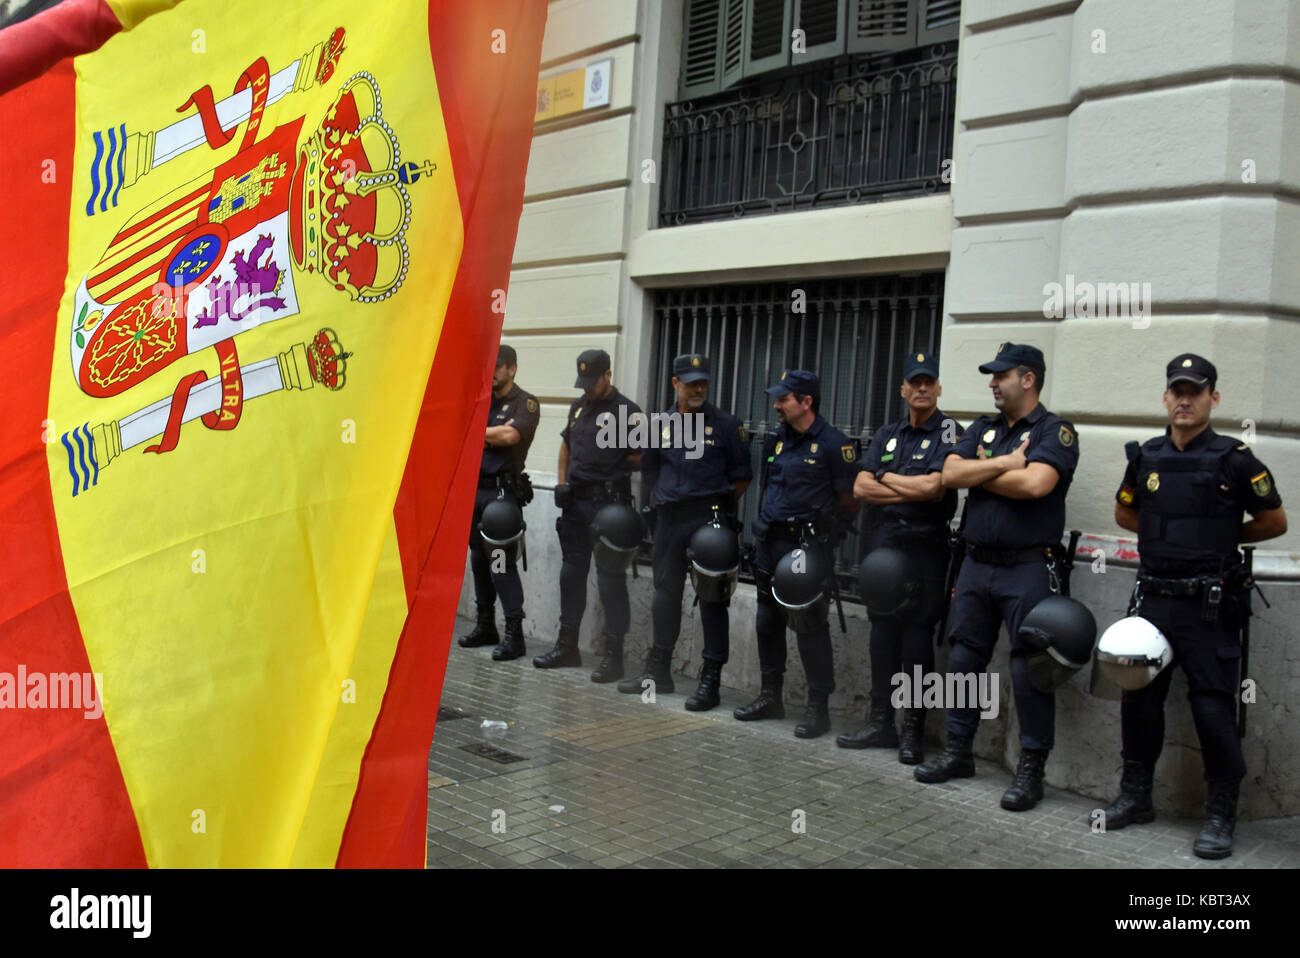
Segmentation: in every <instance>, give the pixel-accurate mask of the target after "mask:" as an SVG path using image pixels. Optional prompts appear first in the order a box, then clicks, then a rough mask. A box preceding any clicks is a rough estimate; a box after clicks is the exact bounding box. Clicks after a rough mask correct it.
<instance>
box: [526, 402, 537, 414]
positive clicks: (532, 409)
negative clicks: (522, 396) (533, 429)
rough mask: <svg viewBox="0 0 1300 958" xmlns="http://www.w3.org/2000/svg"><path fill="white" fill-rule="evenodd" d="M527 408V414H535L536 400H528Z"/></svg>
mask: <svg viewBox="0 0 1300 958" xmlns="http://www.w3.org/2000/svg"><path fill="white" fill-rule="evenodd" d="M527 406H528V411H529V412H537V400H536V399H530V400H528V403H527Z"/></svg>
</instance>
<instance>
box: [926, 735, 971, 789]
mask: <svg viewBox="0 0 1300 958" xmlns="http://www.w3.org/2000/svg"><path fill="white" fill-rule="evenodd" d="M974 741H975V739H974V738H973V737H971V736H966V735H953V734H952V733H951V732H949V733H948V744H947V745H945V746H944V748H943V751H942V752H940V753H939V757H938V758H932V759H930V761H928V762H926V763H925V764H924V765H918V766H916V770H915V771H913V772H912V777H913V778H915V779H916V780H917V781H918V782H946V781H948V779H950V778H972V777H973V776H974V775H975V756H974V755H973V754H972V753H971V743H973V742H974Z"/></svg>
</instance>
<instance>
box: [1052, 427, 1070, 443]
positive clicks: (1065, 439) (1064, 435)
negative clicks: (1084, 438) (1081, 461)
mask: <svg viewBox="0 0 1300 958" xmlns="http://www.w3.org/2000/svg"><path fill="white" fill-rule="evenodd" d="M1056 438H1057V439H1059V440H1061V445H1062V446H1073V445H1074V433H1072V432H1070V427H1069V426H1066V425H1062V426H1061V428H1060V429H1058V430H1056Z"/></svg>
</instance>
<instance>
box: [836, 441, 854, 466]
mask: <svg viewBox="0 0 1300 958" xmlns="http://www.w3.org/2000/svg"><path fill="white" fill-rule="evenodd" d="M840 455H841V456H843V457H844V461H845V462H854V461H856V459H857V457H856V456H854V455H853V446H852V444H850V445H847V446H840Z"/></svg>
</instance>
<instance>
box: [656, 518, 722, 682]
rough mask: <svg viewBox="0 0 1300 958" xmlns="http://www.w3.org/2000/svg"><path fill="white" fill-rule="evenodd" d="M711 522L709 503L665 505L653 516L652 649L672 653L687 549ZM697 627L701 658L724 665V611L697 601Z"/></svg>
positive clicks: (678, 625)
mask: <svg viewBox="0 0 1300 958" xmlns="http://www.w3.org/2000/svg"><path fill="white" fill-rule="evenodd" d="M712 518H713V509H712V508H711V501H709V502H705V501H701V502H699V503H698V504H696V503H690V504H675V503H674V504H667V505H663V506H660V507H659V508H658V510H657V511H656V513H655V543H654V580H655V597H654V603H653V604H652V605H651V615H652V618H653V620H654V647H655V648H656V649H666V650H668V651H670V652H671V651H672V649H673V648H674V647H675V646H676V645H677V637H678V636H679V635H680V634H681V631H682V593H683V592H684V591H685V588H686V575H687V570H688V569H689V568H690V562H689V561H688V560H687V558H686V547H687V546H688V545H689V544H690V541H691V536H693V535H695V532H696V530H697V529H699V528H700V527H701V526H703V525H705V524H706V523H707V522H709V520H710V519H712ZM700 624H701V625H702V626H703V629H704V658H706V659H708V660H710V661H712V662H719V663H726V661H727V657H728V655H729V654H730V651H731V649H730V645H729V642H728V632H729V628H730V620H729V616H728V615H727V607H726V605H725V604H723V603H721V602H705V601H704V600H700Z"/></svg>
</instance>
